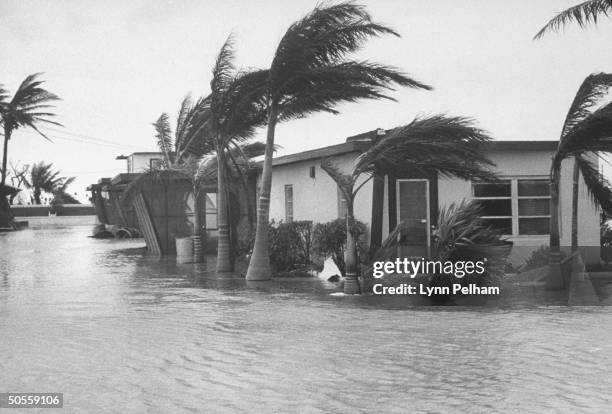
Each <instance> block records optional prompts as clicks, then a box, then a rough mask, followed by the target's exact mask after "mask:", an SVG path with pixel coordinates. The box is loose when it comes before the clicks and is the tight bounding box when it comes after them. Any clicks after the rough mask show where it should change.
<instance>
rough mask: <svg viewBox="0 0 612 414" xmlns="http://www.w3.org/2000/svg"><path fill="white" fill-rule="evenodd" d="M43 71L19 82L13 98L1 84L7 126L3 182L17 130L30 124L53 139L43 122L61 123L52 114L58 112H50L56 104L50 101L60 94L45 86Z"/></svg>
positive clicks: (1, 117) (1, 115) (1, 113)
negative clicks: (10, 145)
mask: <svg viewBox="0 0 612 414" xmlns="http://www.w3.org/2000/svg"><path fill="white" fill-rule="evenodd" d="M39 76H40V73H36V74H33V75H30V76H28V77H27V78H25V80H24V81H23V82H22V83H21V85H19V88H18V89H17V92H15V95H13V98H12V99H11V100H10V101H9V100H8V95H7V91H6V90H5V89H3V87H2V85H0V121H1V123H2V126H3V129H4V150H3V153H2V184H5V182H6V175H7V173H8V171H7V168H6V163H7V160H8V142H9V140H10V139H11V136H12V134H13V131H14V130H16V129H18V128H22V127H24V128H25V127H29V128H32V129H34V130H35V131H36V132H38V133H39V134H40V135H41V136H42V137H43V138H45V139H49V138H48V137H47V136H46V135H45V134H44V133H43V132H41V131H40V130H39V129H38V127H39V126H40V124H41V123H46V124H53V125H60V124H59V123H58V122H55V121H52V120H51V119H50V118H51V117H53V116H55V114H54V113H52V112H49V110H50V108H53V105H51V104H50V102H54V101H57V100H59V98H58V97H57V95H55V94H52V93H51V92H49V91H47V90H46V89H43V88H42V87H41V85H42V84H43V81H41V80H38V77H39ZM60 126H61V125H60Z"/></svg>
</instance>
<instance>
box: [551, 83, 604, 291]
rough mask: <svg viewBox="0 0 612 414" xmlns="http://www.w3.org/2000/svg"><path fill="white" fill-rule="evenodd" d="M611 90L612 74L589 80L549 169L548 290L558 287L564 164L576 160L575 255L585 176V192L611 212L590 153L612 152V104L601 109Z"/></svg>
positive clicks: (574, 105) (567, 120)
mask: <svg viewBox="0 0 612 414" xmlns="http://www.w3.org/2000/svg"><path fill="white" fill-rule="evenodd" d="M610 88H612V74H609V73H597V74H592V75H589V76H587V77H586V79H585V80H584V81H583V83H582V85H581V86H580V88H579V89H578V92H577V93H576V96H575V97H574V100H573V102H572V104H571V106H570V109H569V111H568V113H567V116H566V118H565V122H564V124H563V128H562V130H561V137H560V139H559V145H558V146H557V150H556V152H555V154H554V155H553V159H552V163H551V167H550V210H551V211H550V215H551V217H550V252H551V259H550V260H551V269H550V277H549V286H551V287H559V286H560V285H561V280H560V274H561V273H560V272H561V270H560V253H561V246H560V235H559V182H560V178H561V164H562V162H563V160H565V159H568V158H572V157H573V158H574V171H573V174H572V180H573V193H572V232H571V245H572V247H571V248H572V252H574V251H576V250H577V249H578V184H579V176H580V174H582V177H583V179H584V182H585V184H586V189H587V191H588V192H589V194H590V196H591V198H592V200H593V201H594V202H595V204H597V205H599V206H601V207H602V208H603V209H604V211H606V212H611V211H612V190H610V185H609V183H608V182H607V181H606V180H605V179H604V178H603V177H602V176H601V174H600V173H599V171H598V170H597V167H596V165H595V163H594V162H592V161H591V160H590V159H589V153H594V154H596V155H597V156H600V155H601V154H602V153H610V152H612V103H607V104H603V105H602V98H603V97H604V96H605V95H606V94H607V93H608V91H609V90H610Z"/></svg>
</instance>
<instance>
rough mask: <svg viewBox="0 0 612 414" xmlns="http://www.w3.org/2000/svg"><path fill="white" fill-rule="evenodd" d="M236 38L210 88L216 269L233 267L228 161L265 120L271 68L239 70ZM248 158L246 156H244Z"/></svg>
mask: <svg viewBox="0 0 612 414" xmlns="http://www.w3.org/2000/svg"><path fill="white" fill-rule="evenodd" d="M232 46H233V41H232V36H231V35H230V36H229V37H228V39H227V40H226V41H225V43H224V44H223V46H222V47H221V50H220V51H219V54H218V56H217V60H216V62H215V66H214V68H213V77H212V80H211V82H210V89H211V95H210V96H211V99H210V101H211V104H210V111H211V122H210V133H211V137H212V139H213V140H214V142H215V144H216V148H215V149H216V151H215V152H216V157H217V168H218V171H217V187H218V190H217V227H218V234H219V237H218V244H217V272H230V271H232V270H233V260H232V254H231V242H230V228H229V215H228V214H229V203H228V196H229V182H228V178H229V177H228V169H227V166H228V163H229V161H230V158H231V159H232V160H233V161H234V162H235V158H234V156H233V155H232V152H229V150H230V149H232V148H234V149H239V148H240V147H239V145H238V144H239V143H244V142H245V141H247V140H248V139H249V138H251V137H252V136H253V134H254V133H255V130H256V128H257V127H258V126H261V125H263V124H264V123H265V110H264V104H263V96H264V92H265V82H266V80H267V78H268V72H267V71H265V70H260V71H253V72H242V73H236V72H235V68H234V64H233V60H234V53H233V47H232ZM244 158H246V159H248V158H247V157H244Z"/></svg>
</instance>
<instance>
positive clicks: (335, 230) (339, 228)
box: [312, 218, 366, 274]
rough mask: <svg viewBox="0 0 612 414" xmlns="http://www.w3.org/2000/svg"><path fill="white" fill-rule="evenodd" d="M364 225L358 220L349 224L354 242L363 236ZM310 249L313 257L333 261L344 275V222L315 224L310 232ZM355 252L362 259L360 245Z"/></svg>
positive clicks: (338, 220) (343, 220)
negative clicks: (327, 258)
mask: <svg viewBox="0 0 612 414" xmlns="http://www.w3.org/2000/svg"><path fill="white" fill-rule="evenodd" d="M365 232H366V225H365V224H364V223H362V222H360V221H358V220H354V221H353V222H352V224H351V233H352V234H353V236H354V237H355V239H356V240H359V238H360V237H361V236H362V235H363V234H365ZM312 249H313V254H314V255H315V256H319V257H321V258H325V257H329V256H331V258H332V259H333V261H334V263H336V266H338V269H340V272H342V274H344V273H345V268H346V266H345V264H344V250H345V249H346V220H345V219H343V218H339V219H336V220H332V221H329V222H327V223H317V224H315V226H314V229H313V231H312ZM357 252H358V254H359V256H360V257H364V256H365V254H364V251H363V249H362V248H361V245H360V243H359V242H358V243H357Z"/></svg>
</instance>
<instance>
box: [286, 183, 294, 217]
mask: <svg viewBox="0 0 612 414" xmlns="http://www.w3.org/2000/svg"><path fill="white" fill-rule="evenodd" d="M285 221H287V222H292V221H293V185H291V184H287V185H286V186H285Z"/></svg>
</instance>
